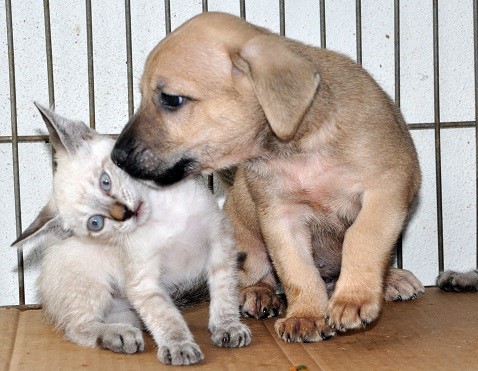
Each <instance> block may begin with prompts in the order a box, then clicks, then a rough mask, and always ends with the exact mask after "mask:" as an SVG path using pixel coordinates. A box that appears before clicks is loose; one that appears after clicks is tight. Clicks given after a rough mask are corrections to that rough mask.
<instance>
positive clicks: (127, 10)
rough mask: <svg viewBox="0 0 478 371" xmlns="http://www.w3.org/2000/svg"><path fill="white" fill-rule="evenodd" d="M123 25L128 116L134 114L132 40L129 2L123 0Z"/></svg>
mask: <svg viewBox="0 0 478 371" xmlns="http://www.w3.org/2000/svg"><path fill="white" fill-rule="evenodd" d="M124 6H125V12H124V13H125V25H126V74H127V77H126V78H127V82H128V117H131V116H133V114H134V91H133V42H132V40H131V2H130V0H125V2H124Z"/></svg>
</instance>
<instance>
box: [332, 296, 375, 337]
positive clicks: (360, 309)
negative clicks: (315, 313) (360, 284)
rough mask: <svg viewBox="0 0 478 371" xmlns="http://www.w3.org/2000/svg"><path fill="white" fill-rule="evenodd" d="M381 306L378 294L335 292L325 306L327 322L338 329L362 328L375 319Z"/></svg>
mask: <svg viewBox="0 0 478 371" xmlns="http://www.w3.org/2000/svg"><path fill="white" fill-rule="evenodd" d="M381 307H382V298H381V295H380V294H377V295H373V294H371V293H367V292H357V293H355V292H345V293H342V294H338V293H335V294H334V295H332V298H331V299H330V301H329V306H328V308H327V316H328V324H329V325H330V326H332V327H333V328H335V329H336V330H338V331H346V330H354V329H358V328H363V327H365V326H366V325H367V324H369V323H371V322H373V321H374V320H375V319H377V317H378V315H379V314H380V309H381Z"/></svg>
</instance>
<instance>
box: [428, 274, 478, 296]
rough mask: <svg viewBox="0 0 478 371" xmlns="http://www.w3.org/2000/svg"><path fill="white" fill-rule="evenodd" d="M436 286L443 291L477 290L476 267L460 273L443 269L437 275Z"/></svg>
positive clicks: (477, 277) (477, 275) (477, 276)
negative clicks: (443, 270)
mask: <svg viewBox="0 0 478 371" xmlns="http://www.w3.org/2000/svg"><path fill="white" fill-rule="evenodd" d="M436 284H437V286H438V287H439V288H440V289H442V290H443V291H458V292H461V291H471V292H476V291H478V269H475V270H472V271H469V272H466V273H461V272H455V271H445V272H442V273H440V275H439V276H438V277H437V282H436Z"/></svg>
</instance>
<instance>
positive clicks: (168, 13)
mask: <svg viewBox="0 0 478 371" xmlns="http://www.w3.org/2000/svg"><path fill="white" fill-rule="evenodd" d="M164 23H166V35H167V34H169V33H171V2H170V0H164Z"/></svg>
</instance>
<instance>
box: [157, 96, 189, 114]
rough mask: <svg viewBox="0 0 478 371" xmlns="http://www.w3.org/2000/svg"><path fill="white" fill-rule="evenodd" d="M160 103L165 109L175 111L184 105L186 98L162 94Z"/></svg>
mask: <svg viewBox="0 0 478 371" xmlns="http://www.w3.org/2000/svg"><path fill="white" fill-rule="evenodd" d="M160 103H161V106H163V107H164V108H167V109H170V110H175V109H177V108H178V107H179V106H181V105H182V104H183V103H184V97H181V96H180V95H169V94H166V93H161V96H160Z"/></svg>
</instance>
